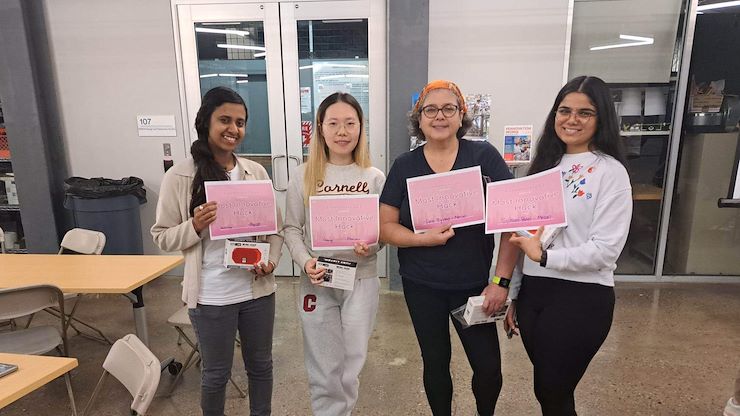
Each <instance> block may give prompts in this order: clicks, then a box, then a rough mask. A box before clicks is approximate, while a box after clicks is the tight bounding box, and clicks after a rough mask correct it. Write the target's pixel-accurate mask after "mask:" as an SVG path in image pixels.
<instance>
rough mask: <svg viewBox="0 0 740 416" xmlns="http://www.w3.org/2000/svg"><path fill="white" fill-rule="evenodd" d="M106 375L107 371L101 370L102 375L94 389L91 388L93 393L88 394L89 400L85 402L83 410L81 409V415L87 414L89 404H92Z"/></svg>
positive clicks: (89, 407)
mask: <svg viewBox="0 0 740 416" xmlns="http://www.w3.org/2000/svg"><path fill="white" fill-rule="evenodd" d="M107 375H108V372H107V371H105V370H103V375H101V376H100V380H98V384H97V385H95V390H93V394H92V396H90V400H89V401H88V402H87V406H85V410H83V411H82V416H86V415H88V414H89V413H88V412H89V411H90V409H91V406H92V404H93V401H94V400H95V397H96V396H97V395H98V393H99V392H100V388H101V387H103V381H104V380H105V377H106V376H107Z"/></svg>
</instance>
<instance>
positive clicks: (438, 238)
mask: <svg viewBox="0 0 740 416" xmlns="http://www.w3.org/2000/svg"><path fill="white" fill-rule="evenodd" d="M420 236H421V238H422V239H423V242H424V244H423V245H424V246H427V247H435V246H442V245H445V244H447V240H449V239H450V238H452V237H454V236H455V230H454V229H453V228H452V225H443V226H441V227H437V228H432V229H431V230H427V231H424V233H423V234H420Z"/></svg>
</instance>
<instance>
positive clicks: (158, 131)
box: [136, 115, 177, 137]
mask: <svg viewBox="0 0 740 416" xmlns="http://www.w3.org/2000/svg"><path fill="white" fill-rule="evenodd" d="M136 125H137V127H138V129H139V137H175V136H177V131H176V130H175V116H174V115H166V116H148V115H139V116H136Z"/></svg>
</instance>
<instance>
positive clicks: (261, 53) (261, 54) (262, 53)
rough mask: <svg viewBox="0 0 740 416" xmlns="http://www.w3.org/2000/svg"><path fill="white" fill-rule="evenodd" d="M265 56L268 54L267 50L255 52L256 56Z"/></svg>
mask: <svg viewBox="0 0 740 416" xmlns="http://www.w3.org/2000/svg"><path fill="white" fill-rule="evenodd" d="M263 56H267V52H257V53H255V54H254V57H255V58H262V57H263Z"/></svg>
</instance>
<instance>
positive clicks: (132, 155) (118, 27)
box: [46, 0, 186, 254]
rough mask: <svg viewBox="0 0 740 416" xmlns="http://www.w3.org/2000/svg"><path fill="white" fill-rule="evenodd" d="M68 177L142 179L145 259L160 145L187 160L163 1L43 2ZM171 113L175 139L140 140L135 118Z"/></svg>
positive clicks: (159, 175)
mask: <svg viewBox="0 0 740 416" xmlns="http://www.w3.org/2000/svg"><path fill="white" fill-rule="evenodd" d="M46 8H47V19H48V28H49V37H50V46H51V50H52V56H51V65H53V68H54V72H55V76H56V81H57V85H58V88H59V94H58V96H59V100H60V101H61V103H60V108H61V111H62V125H63V137H64V142H65V147H66V150H67V152H68V155H67V157H68V161H69V166H70V175H74V176H83V177H97V176H103V177H108V178H121V177H125V176H138V177H140V178H142V179H143V180H144V183H145V185H146V188H147V198H148V200H149V201H148V202H147V203H146V204H145V205H143V206H142V209H141V222H142V237H143V240H144V251H145V253H149V254H151V253H157V252H158V250H157V249H156V247H155V246H154V244H153V243H152V239H151V237H150V235H149V228H150V227H151V225H152V224H153V222H154V211H155V207H156V204H157V196H158V193H159V186H160V183H161V180H162V176H163V172H164V170H163V166H162V156H163V151H162V143H171V144H172V152H173V155H172V156H173V158H174V160H175V162H177V161H180V160H183V159H184V158H185V156H186V153H185V144H184V140H183V135H182V131H180V126H181V123H180V99H179V91H178V83H177V65H176V60H175V46H174V40H173V34H172V19H171V16H170V3H169V1H168V0H126V1H110V0H107V1H99V0H65V1H54V0H47V1H46ZM139 114H148V115H164V114H173V115H175V119H176V126H177V137H169V138H166V139H165V138H151V137H147V138H139V137H138V134H137V128H136V116H137V115H139Z"/></svg>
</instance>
